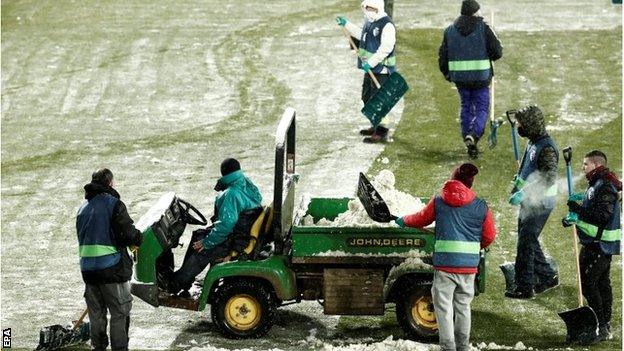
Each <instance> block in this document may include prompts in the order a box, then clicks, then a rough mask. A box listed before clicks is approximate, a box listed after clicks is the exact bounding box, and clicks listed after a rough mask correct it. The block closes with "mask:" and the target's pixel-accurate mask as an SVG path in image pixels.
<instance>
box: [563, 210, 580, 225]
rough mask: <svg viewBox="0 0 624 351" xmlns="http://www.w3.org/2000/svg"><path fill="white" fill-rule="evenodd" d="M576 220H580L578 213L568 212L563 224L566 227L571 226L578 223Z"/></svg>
mask: <svg viewBox="0 0 624 351" xmlns="http://www.w3.org/2000/svg"><path fill="white" fill-rule="evenodd" d="M576 222H578V214H576V213H574V212H568V215H567V216H565V217H564V218H563V219H562V220H561V224H562V225H563V226H564V227H570V226H572V225H573V224H576Z"/></svg>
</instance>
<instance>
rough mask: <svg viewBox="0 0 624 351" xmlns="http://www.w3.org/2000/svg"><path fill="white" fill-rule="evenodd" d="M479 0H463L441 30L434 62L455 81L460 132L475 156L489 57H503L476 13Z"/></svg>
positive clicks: (486, 102)
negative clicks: (459, 11) (458, 8)
mask: <svg viewBox="0 0 624 351" xmlns="http://www.w3.org/2000/svg"><path fill="white" fill-rule="evenodd" d="M479 8H480V6H479V3H478V2H476V1H475V0H464V1H463V2H462V6H461V16H459V17H458V18H457V19H456V20H455V22H453V24H452V25H450V26H449V27H447V28H446V30H445V31H444V38H443V39H442V45H440V49H439V51H438V64H439V66H440V71H441V72H442V74H443V75H444V78H445V79H446V80H448V81H449V82H453V83H455V85H456V86H457V91H458V92H459V97H460V100H461V101H460V104H461V110H460V111H461V112H460V118H461V133H462V138H463V139H464V144H465V145H466V148H467V152H468V156H469V157H470V158H477V157H478V154H479V149H478V147H477V143H478V142H479V139H480V138H481V137H482V136H483V132H484V131H485V123H486V121H487V119H488V115H489V113H490V84H491V82H492V77H493V76H494V70H493V68H492V61H496V60H498V59H500V58H501V57H503V47H502V46H501V43H500V41H499V40H498V38H497V37H496V34H494V31H492V29H491V28H490V27H489V26H488V25H487V24H486V23H485V22H484V21H483V17H480V16H479V15H478V11H479Z"/></svg>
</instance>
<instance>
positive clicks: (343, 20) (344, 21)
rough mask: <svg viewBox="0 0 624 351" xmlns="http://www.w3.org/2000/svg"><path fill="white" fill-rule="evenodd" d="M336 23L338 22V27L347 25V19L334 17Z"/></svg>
mask: <svg viewBox="0 0 624 351" xmlns="http://www.w3.org/2000/svg"><path fill="white" fill-rule="evenodd" d="M336 22H338V25H339V26H343V27H344V26H345V24H347V19H346V18H344V17H342V16H338V17H336Z"/></svg>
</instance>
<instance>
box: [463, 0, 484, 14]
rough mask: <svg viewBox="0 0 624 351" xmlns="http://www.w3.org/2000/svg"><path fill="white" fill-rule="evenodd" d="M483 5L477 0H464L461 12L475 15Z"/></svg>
mask: <svg viewBox="0 0 624 351" xmlns="http://www.w3.org/2000/svg"><path fill="white" fill-rule="evenodd" d="M480 8H481V6H479V3H478V2H476V1H475V0H464V1H462V7H461V14H462V15H464V16H472V15H474V14H475V13H476V12H477V11H479V9H480Z"/></svg>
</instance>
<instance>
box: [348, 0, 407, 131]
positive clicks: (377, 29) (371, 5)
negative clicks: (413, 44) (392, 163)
mask: <svg viewBox="0 0 624 351" xmlns="http://www.w3.org/2000/svg"><path fill="white" fill-rule="evenodd" d="M362 11H363V12H364V18H365V22H364V26H363V28H361V27H359V26H357V25H355V24H353V23H351V22H349V21H348V20H347V19H346V18H345V17H343V16H338V17H336V22H338V25H340V26H342V27H343V28H344V29H346V30H347V31H348V33H349V34H350V35H351V36H353V37H355V38H360V39H359V48H358V60H357V66H358V68H359V69H361V70H363V71H364V72H365V74H364V81H363V83H362V102H364V104H365V105H366V103H367V102H368V101H369V100H370V99H371V98H372V97H373V96H374V95H375V94H376V93H377V91H378V90H379V88H378V87H377V85H376V84H375V82H374V81H373V79H372V78H371V77H370V74H369V72H372V73H373V74H374V76H375V78H376V79H377V81H378V83H379V84H380V85H383V84H384V83H385V82H386V81H387V80H388V77H389V75H391V74H392V73H393V72H395V70H396V56H395V43H396V28H395V27H394V24H393V23H392V19H391V18H390V17H389V16H388V15H387V14H386V12H385V11H384V2H383V0H364V1H362ZM360 134H362V135H364V136H366V137H365V138H364V140H363V141H364V142H365V143H379V142H384V141H386V140H387V137H388V128H386V127H385V126H383V125H382V124H379V125H377V126H376V127H375V126H373V127H370V128H367V129H362V130H360Z"/></svg>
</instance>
